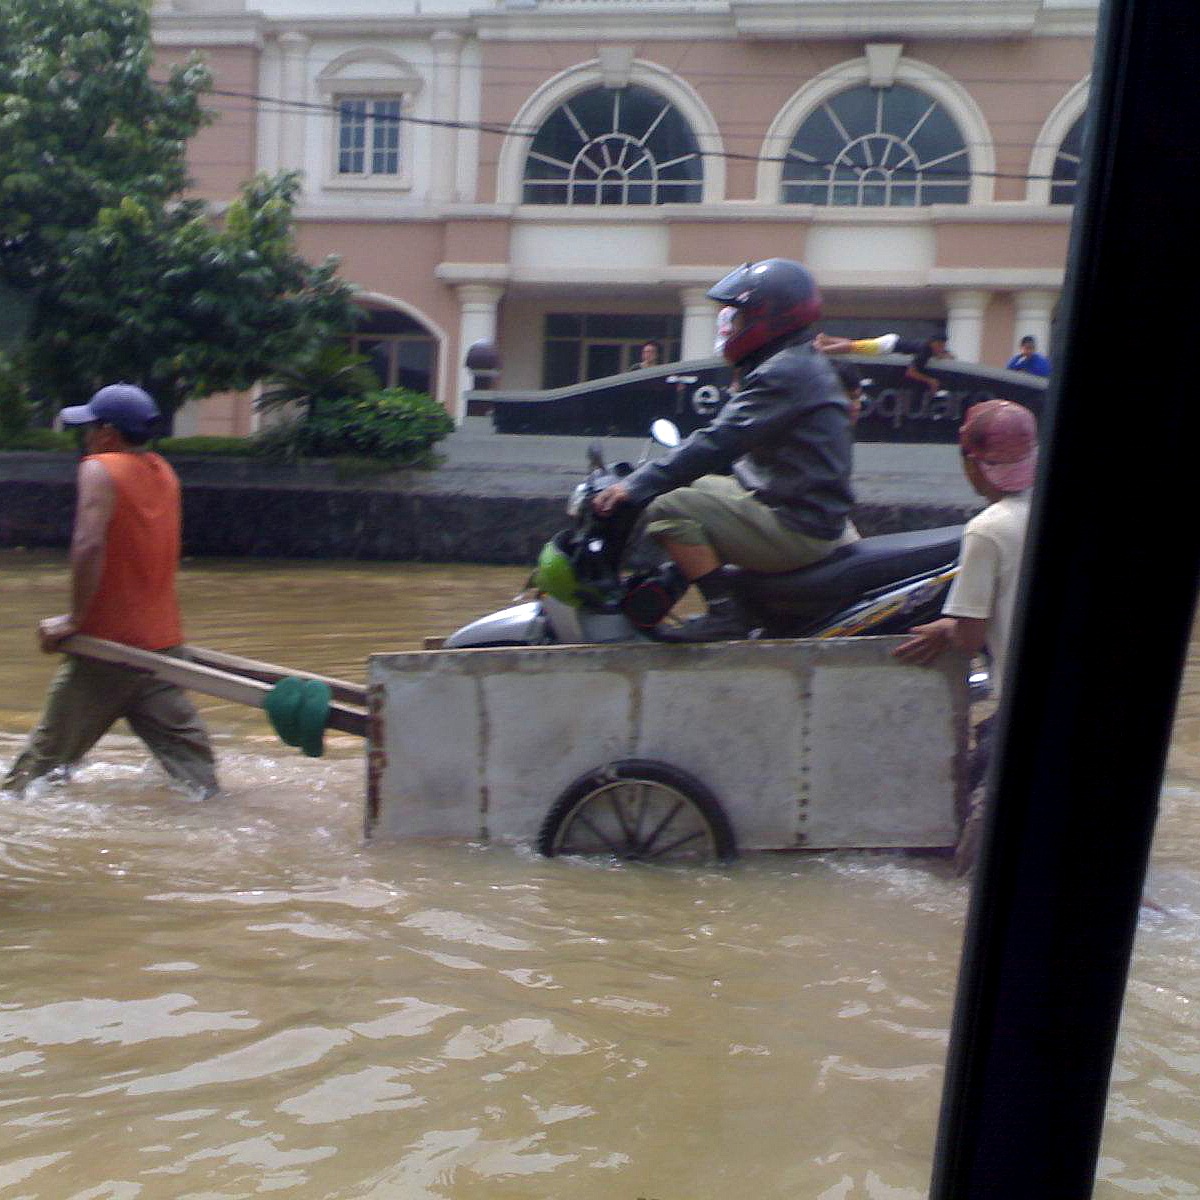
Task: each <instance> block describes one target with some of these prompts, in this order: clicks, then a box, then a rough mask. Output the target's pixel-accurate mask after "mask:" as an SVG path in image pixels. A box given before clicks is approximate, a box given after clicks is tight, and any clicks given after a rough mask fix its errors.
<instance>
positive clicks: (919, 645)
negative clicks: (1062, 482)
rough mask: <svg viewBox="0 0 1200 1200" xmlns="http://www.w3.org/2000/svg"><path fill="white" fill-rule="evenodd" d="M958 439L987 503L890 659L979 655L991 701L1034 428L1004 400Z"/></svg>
mask: <svg viewBox="0 0 1200 1200" xmlns="http://www.w3.org/2000/svg"><path fill="white" fill-rule="evenodd" d="M958 440H959V446H960V449H961V451H962V462H963V471H964V473H965V474H966V477H967V479H968V481H969V482H970V484H971V486H972V487H973V488H974V489H975V491H977V492H978V493H979V494H980V495H981V496H983V497H984V498H985V499H986V500H988V501H990V503H989V505H988V507H987V508H985V509H984V510H983V512H981V513H979V514H977V515H976V516H974V517H972V518H971V520H970V521H968V522H967V525H966V528H965V529H964V531H963V542H962V557H961V560H960V567H959V572H958V576H957V578H956V579H955V580H954V583H953V584H952V585H951V588H950V593H949V595H948V596H947V597H946V603H945V604H944V605H943V606H942V616H941V617H940V618H939V619H938V620H936V621H932V622H930V623H929V624H928V625H918V626H916V627H915V628H914V629H913V631H912V634H913V636H912V637H910V638H909V639H908V640H907V641H905V642H904V643H902V644H901V645H900V646H898V647H897V648H896V650H895V651H894V652H893V653H894V654H895V656H896V658H898V659H899V660H900V661H901V662H905V663H915V664H917V665H921V666H924V665H927V664H929V663H932V662H934V661H935V660H936V659H937V658H938V657H939V655H941V654H942V653H944V652H945V651H946V650H949V649H951V648H954V649H957V650H963V651H966V652H967V653H968V654H975V653H977V652H979V651H980V650H983V649H986V650H987V652H988V655H989V657H990V658H991V672H990V674H991V679H992V696H993V698H994V699H996V700H999V698H1000V691H1001V688H1002V687H1003V685H1004V673H1005V662H1006V659H1007V651H1008V643H1009V635H1010V632H1011V628H1012V617H1013V605H1014V602H1015V600H1016V594H1017V580H1018V577H1019V575H1020V571H1021V553H1022V550H1023V548H1024V544H1025V529H1026V526H1027V525H1028V522H1029V500H1030V492H1031V489H1032V488H1033V481H1034V473H1035V470H1036V467H1037V422H1036V421H1035V420H1034V416H1033V414H1032V413H1031V412H1030V411H1029V409H1027V408H1025V407H1023V406H1022V405H1020V404H1016V403H1014V402H1013V401H1011V400H985V401H983V402H982V403H981V404H974V405H972V406H971V407H970V408H969V409H968V410H967V415H966V418H965V420H964V421H963V423H962V427H961V429H960V430H959V434H958ZM994 724H995V716H991V717H988V718H986V719H985V720H983V721H981V722H980V723H979V725H978V726H977V727H976V731H975V749H974V751H973V753H972V755H971V763H970V768H969V776H968V784H969V788H970V790H971V792H972V793H973V804H972V810H971V814H970V816H969V817H968V820H967V824H966V827H965V828H964V830H963V837H962V839H961V840H960V843H959V852H958V854H957V856H956V863H957V865H958V867H959V869H960V870H965V869H968V868H969V867H970V866H971V864H972V863H973V862H974V857H975V854H976V853H977V850H978V837H979V831H980V822H981V820H982V811H981V808H980V799H979V795H980V794H979V790H978V789H979V785H980V784H981V783H982V782H983V778H984V774H985V773H986V770H987V765H988V760H989V758H990V757H991V748H992V738H993V735H994Z"/></svg>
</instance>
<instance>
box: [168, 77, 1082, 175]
mask: <svg viewBox="0 0 1200 1200" xmlns="http://www.w3.org/2000/svg"><path fill="white" fill-rule="evenodd" d="M152 82H153V83H154V84H155V85H156V86H159V87H162V86H165V83H164V81H162V80H153V81H152ZM382 82H383V81H381V83H382ZM205 95H210V96H220V97H224V98H226V99H232V100H243V101H246V102H247V104H246V105H245V106H244V110H248V111H255V112H269V113H274V114H281V113H287V112H290V111H297V110H299V111H306V112H315V113H317V114H320V115H323V116H332V117H338V116H340V115H341V111H342V110H341V108H340V107H339V105H337V104H334V103H325V102H322V101H314V100H290V99H286V98H284V97H282V96H270V95H265V94H263V93H260V92H243V91H237V90H235V89H230V88H210V89H209V90H208V91H207V92H206V93H205ZM373 120H374V121H375V122H376V123H377V124H396V125H416V126H424V127H433V128H443V129H455V130H466V131H470V132H478V133H490V134H494V135H496V136H497V137H519V138H527V139H529V140H532V139H533V138H535V137H536V136H537V134H538V132H539V131H540V128H541V127H540V126H537V127H535V126H521V125H516V124H511V123H509V124H506V123H501V122H495V121H459V120H449V119H446V118H439V117H420V116H415V115H412V114H408V113H400V114H383V113H379V114H374V115H373ZM740 136H744V137H746V138H747V139H749V138H750V137H751V136H752V135H750V134H746V135H740ZM756 140H762V139H761V138H759V139H756ZM780 140H782V139H780ZM979 144H980V143H964V147H965V149H969V148H971V147H973V146H978V145H979ZM1046 144H1047V143H1037V142H1031V143H1025V142H1019V143H1018V142H1009V143H996V142H992V143H990V145H991V146H993V147H997V146H999V147H1004V146H1009V147H1013V146H1021V147H1023V148H1028V149H1030V150H1032V149H1033V148H1035V147H1036V146H1038V145H1042V146H1045V145H1046ZM692 153H693V154H694V156H695V157H697V158H721V159H725V160H726V161H730V162H752V163H760V162H766V163H781V164H786V163H791V162H796V161H799V160H798V157H797V156H796V155H795V154H792V153H788V152H785V153H783V154H757V153H749V152H747V151H739V150H728V149H723V150H706V149H701V148H699V147H698V148H697V149H696V150H695V151H694V152H692ZM803 161H804V162H805V163H806V165H808V166H816V167H828V168H833V167H835V166H839V165H841V166H848V165H852V164H845V163H842V164H838V163H836V162H833V161H829V160H823V161H810V160H809V159H807V158H806V159H804V160H803ZM921 174H922V175H924V176H932V177H938V176H941V177H944V178H947V179H954V180H962V179H967V178H971V177H975V176H978V177H981V178H989V179H1009V180H1017V181H1025V182H1028V181H1030V180H1050V181H1053V180H1054V176H1053V175H1035V174H1030V173H1029V172H1025V171H999V170H990V171H982V170H975V169H970V170H969V169H965V168H964V169H963V170H938V169H937V168H936V167H932V168H922V169H921ZM789 182H791V183H796V184H806V183H819V182H821V181H818V180H793V181H789ZM1060 182H1070V181H1067V180H1062V181H1060Z"/></svg>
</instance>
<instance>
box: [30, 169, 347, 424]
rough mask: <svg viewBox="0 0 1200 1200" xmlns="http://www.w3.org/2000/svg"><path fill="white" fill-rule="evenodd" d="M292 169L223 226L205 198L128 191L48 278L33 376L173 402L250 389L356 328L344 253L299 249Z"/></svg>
mask: <svg viewBox="0 0 1200 1200" xmlns="http://www.w3.org/2000/svg"><path fill="white" fill-rule="evenodd" d="M297 188H298V182H297V179H296V177H295V176H294V175H281V176H277V177H275V178H265V177H259V178H257V179H255V180H253V181H251V182H250V183H249V184H247V185H246V186H245V188H244V189H243V192H242V195H241V196H240V197H239V199H238V200H236V201H234V203H233V204H232V205H230V207H229V210H228V211H227V213H226V215H225V222H224V225H223V226H222V227H220V228H218V227H214V226H213V225H212V224H211V222H210V221H209V220H208V218H207V216H206V215H205V213H204V212H203V209H202V207H201V206H200V205H199V204H198V203H196V202H186V203H181V204H179V205H177V206H176V207H174V208H172V209H169V210H168V209H162V208H158V207H156V206H154V205H152V204H148V203H144V202H142V201H138V200H135V199H132V198H130V197H127V198H125V199H124V200H122V201H121V203H120V204H119V205H117V206H116V207H115V208H105V209H101V210H100V212H99V214H98V215H97V218H96V221H95V224H94V225H93V226H92V227H91V228H90V229H89V230H87V231H86V232H84V233H82V234H81V235H80V236H79V237H78V238H76V240H75V252H74V254H72V256H71V259H70V261H69V262H68V263H66V264H65V265H64V266H63V267H62V268H61V269H60V271H59V273H58V276H57V278H56V279H55V280H54V281H53V283H51V284H47V286H46V287H45V288H44V289H43V291H42V293H41V295H40V297H39V301H38V306H37V312H36V315H35V318H34V321H33V325H32V328H31V329H30V331H29V333H28V361H29V363H30V373H31V376H32V380H33V382H34V384H35V386H37V387H39V388H41V389H45V390H49V391H51V392H53V393H54V394H56V395H57V396H59V397H60V398H61V399H62V400H63V401H69V400H77V399H79V398H80V397H82V396H85V395H87V394H90V392H91V391H92V390H94V389H95V387H97V386H98V385H100V384H102V383H104V382H109V381H111V380H114V379H124V380H128V381H129V382H131V383H138V384H141V385H142V386H143V387H145V388H146V389H147V390H148V391H150V392H151V393H152V394H153V395H154V397H155V399H157V400H158V402H159V405H160V407H162V408H163V410H164V412H166V413H174V412H175V411H176V409H178V407H179V406H180V405H181V404H183V403H184V402H185V401H186V400H189V399H192V398H194V397H199V396H206V395H208V394H209V393H211V392H215V391H224V390H228V389H241V388H248V387H250V386H251V385H253V384H254V383H255V382H256V381H257V380H259V379H261V378H263V377H264V376H266V375H270V374H272V373H273V372H274V371H276V370H277V369H279V368H280V366H281V365H282V364H286V363H289V362H291V361H293V360H295V359H296V358H299V357H303V356H304V355H306V354H308V353H310V352H311V349H312V347H313V346H314V345H319V344H321V343H323V342H325V341H327V340H328V339H329V337H330V336H332V335H333V334H334V333H337V332H341V331H344V330H346V329H349V328H350V327H351V326H352V325H353V322H354V313H355V309H354V306H353V303H352V300H351V296H352V291H351V289H350V287H349V286H348V285H347V284H346V283H344V282H343V281H341V280H340V279H338V278H337V274H336V271H337V265H336V262H335V261H334V260H332V259H329V260H326V262H324V263H322V264H321V265H319V266H313V265H312V264H310V263H308V262H307V261H306V260H304V259H303V258H301V257H300V256H299V255H297V254H296V253H295V249H294V246H293V241H292V233H291V229H292V208H293V205H294V202H295V197H296V192H297Z"/></svg>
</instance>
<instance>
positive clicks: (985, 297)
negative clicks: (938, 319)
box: [946, 291, 991, 363]
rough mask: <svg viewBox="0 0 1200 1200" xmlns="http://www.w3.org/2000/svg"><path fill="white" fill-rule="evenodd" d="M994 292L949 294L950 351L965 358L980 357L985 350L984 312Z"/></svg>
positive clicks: (947, 311) (967, 359)
mask: <svg viewBox="0 0 1200 1200" xmlns="http://www.w3.org/2000/svg"><path fill="white" fill-rule="evenodd" d="M989 300H991V293H990V292H976V291H961V292H948V293H947V295H946V341H947V342H948V343H949V346H950V353H951V354H953V355H954V357H955V358H961V359H962V360H963V361H964V362H975V363H977V362H978V361H979V357H980V355H981V354H982V352H983V314H984V313H985V312H986V311H987V306H988V301H989Z"/></svg>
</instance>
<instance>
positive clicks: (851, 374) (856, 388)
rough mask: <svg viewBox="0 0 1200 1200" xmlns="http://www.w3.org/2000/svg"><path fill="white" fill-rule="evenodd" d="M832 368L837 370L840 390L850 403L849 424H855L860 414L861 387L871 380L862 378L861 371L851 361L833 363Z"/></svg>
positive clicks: (861, 401) (861, 402)
mask: <svg viewBox="0 0 1200 1200" xmlns="http://www.w3.org/2000/svg"><path fill="white" fill-rule="evenodd" d="M833 369H834V370H835V371H836V372H837V377H838V382H839V383H840V384H841V385H842V391H843V392H845V393H846V400H847V401H848V402H849V404H850V424H851V425H857V424H858V418H859V417H861V416H862V404H863V389H864V388H865V387H866V386H867V384H868V383H870V382H871V381H870V380H869V379H864V378H863V375H862V372H861V371H860V370H859V369H858V368H857V367H856V366H855V365H854V364H853V363H848V362H840V363H835V364H834V368H833Z"/></svg>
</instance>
